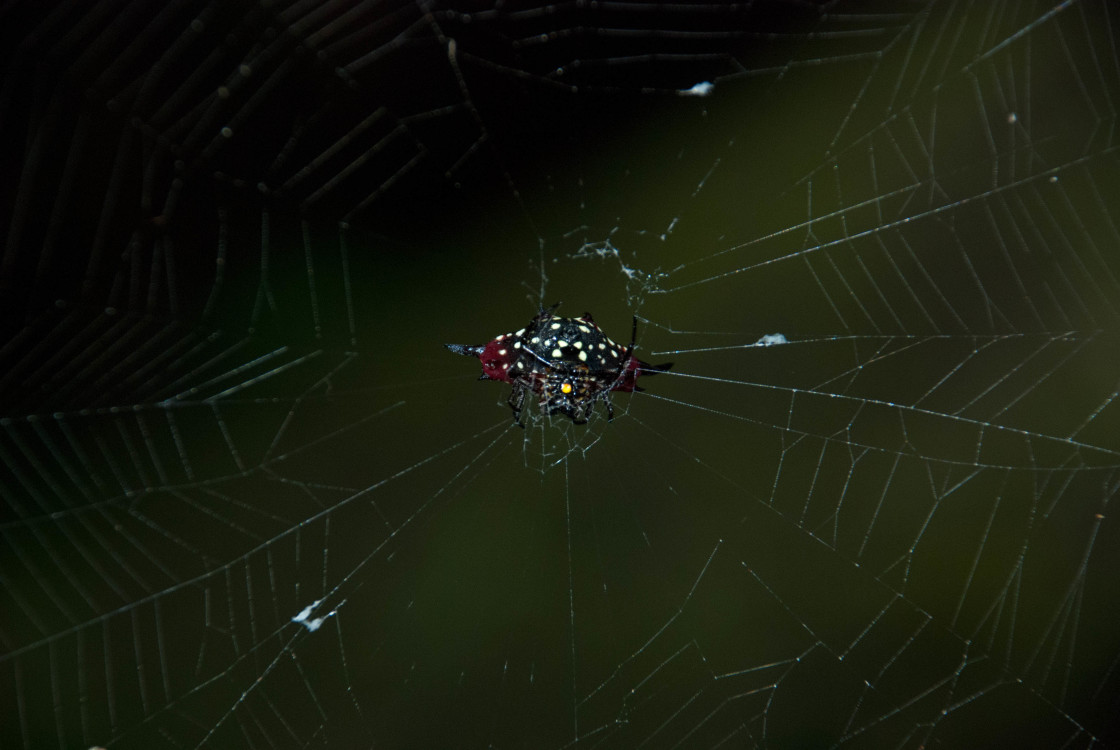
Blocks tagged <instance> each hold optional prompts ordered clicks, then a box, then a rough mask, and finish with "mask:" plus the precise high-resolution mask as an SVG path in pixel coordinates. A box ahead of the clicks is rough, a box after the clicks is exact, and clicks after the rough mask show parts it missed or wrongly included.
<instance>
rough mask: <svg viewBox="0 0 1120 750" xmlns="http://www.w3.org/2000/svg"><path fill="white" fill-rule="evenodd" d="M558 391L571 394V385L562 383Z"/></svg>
mask: <svg viewBox="0 0 1120 750" xmlns="http://www.w3.org/2000/svg"><path fill="white" fill-rule="evenodd" d="M560 390H561V392H563V393H571V392H572V384H571V383H563V384H561V385H560Z"/></svg>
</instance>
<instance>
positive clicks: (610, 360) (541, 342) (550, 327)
mask: <svg viewBox="0 0 1120 750" xmlns="http://www.w3.org/2000/svg"><path fill="white" fill-rule="evenodd" d="M559 306H560V303H559V302H557V303H556V304H555V305H553V306H552V307H550V308H548V309H547V310H545V309H542V310H541V311H540V313H538V314H537V317H535V318H533V320H532V322H530V323H529V325H528V326H526V327H525V328H522V329H521V330H519V331H515V332H514V333H503V334H502V335H500V336H498V337H497V338H495V339H493V340H492V341H490V342H488V343H486V344H483V345H480V346H466V345H463V344H446V345H445V346H447V348H448V349H450V350H451V351H453V352H455V353H456V354H462V355H464V356H468V357H478V359H479V360H480V361H481V362H482V376H481V377H480V378H479V380H501V381H504V382H506V383H511V384H512V385H513V392H512V393H510V396H509V406H510V408H511V409H513V418H514V420H515V421H516V422H517V423H518V424H521V410H522V409H523V408H524V406H525V398H526V394H528V393H533V394H535V395H536V396H537V399H538V403H539V406H540V409H541V412H542V413H543V414H563V415H565V416H566V417H568V418H570V419H571V420H572V421H573V422H575V423H576V424H583V423H585V422H586V421H587V419H588V417H589V416H590V414H591V410H592V408H593V407H594V406H595V402H596V401H602V402H603V403H604V404H606V406H607V420H608V421H609V420H611V419H614V407H613V406H612V405H611V400H610V394H611V392H612V391H624V392H630V391H640V390H642V388H641V387H640V386H638V377H639V376H641V375H656V374H657V373H659V372H664V371H665V370H668V369H669V368H670V367H672V366H673V363H672V362H666V363H665V364H662V365H651V364H648V363H646V362H643V361H641V360H640V359H638V358H637V357H635V356H634V340H635V339H636V338H637V335H638V319H637V317H635V318H634V324H633V328H632V330H631V333H630V344H629V345H628V346H619V345H618V344H616V343H615V342H613V341H611V339H610V338H609V337H608V336H607V335H606V334H605V333H603V331H602V330H601V329H600V328H599V326H597V325H595V321H594V320H592V319H591V313H584V314H583V315H582V316H580V317H578V318H560V317H557V316H556V315H554V314H553V313H555V311H556V308H557V307H559Z"/></svg>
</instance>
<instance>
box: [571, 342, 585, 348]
mask: <svg viewBox="0 0 1120 750" xmlns="http://www.w3.org/2000/svg"><path fill="white" fill-rule="evenodd" d="M572 346H574V347H575V348H576V349H582V348H583V342H582V341H577V342H576V343H574V344H572Z"/></svg>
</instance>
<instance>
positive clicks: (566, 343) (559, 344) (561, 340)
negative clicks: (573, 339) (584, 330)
mask: <svg viewBox="0 0 1120 750" xmlns="http://www.w3.org/2000/svg"><path fill="white" fill-rule="evenodd" d="M556 344H557V345H558V346H559V347H560V348H561V349H563V348H564V347H565V346H567V345H568V342H567V341H565V340H564V339H560V340H559V341H557V342H556Z"/></svg>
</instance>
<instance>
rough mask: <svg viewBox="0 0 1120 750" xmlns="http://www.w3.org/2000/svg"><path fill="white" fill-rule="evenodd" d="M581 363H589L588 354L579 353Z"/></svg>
mask: <svg viewBox="0 0 1120 750" xmlns="http://www.w3.org/2000/svg"><path fill="white" fill-rule="evenodd" d="M579 361H580V362H586V361H587V352H580V353H579Z"/></svg>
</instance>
